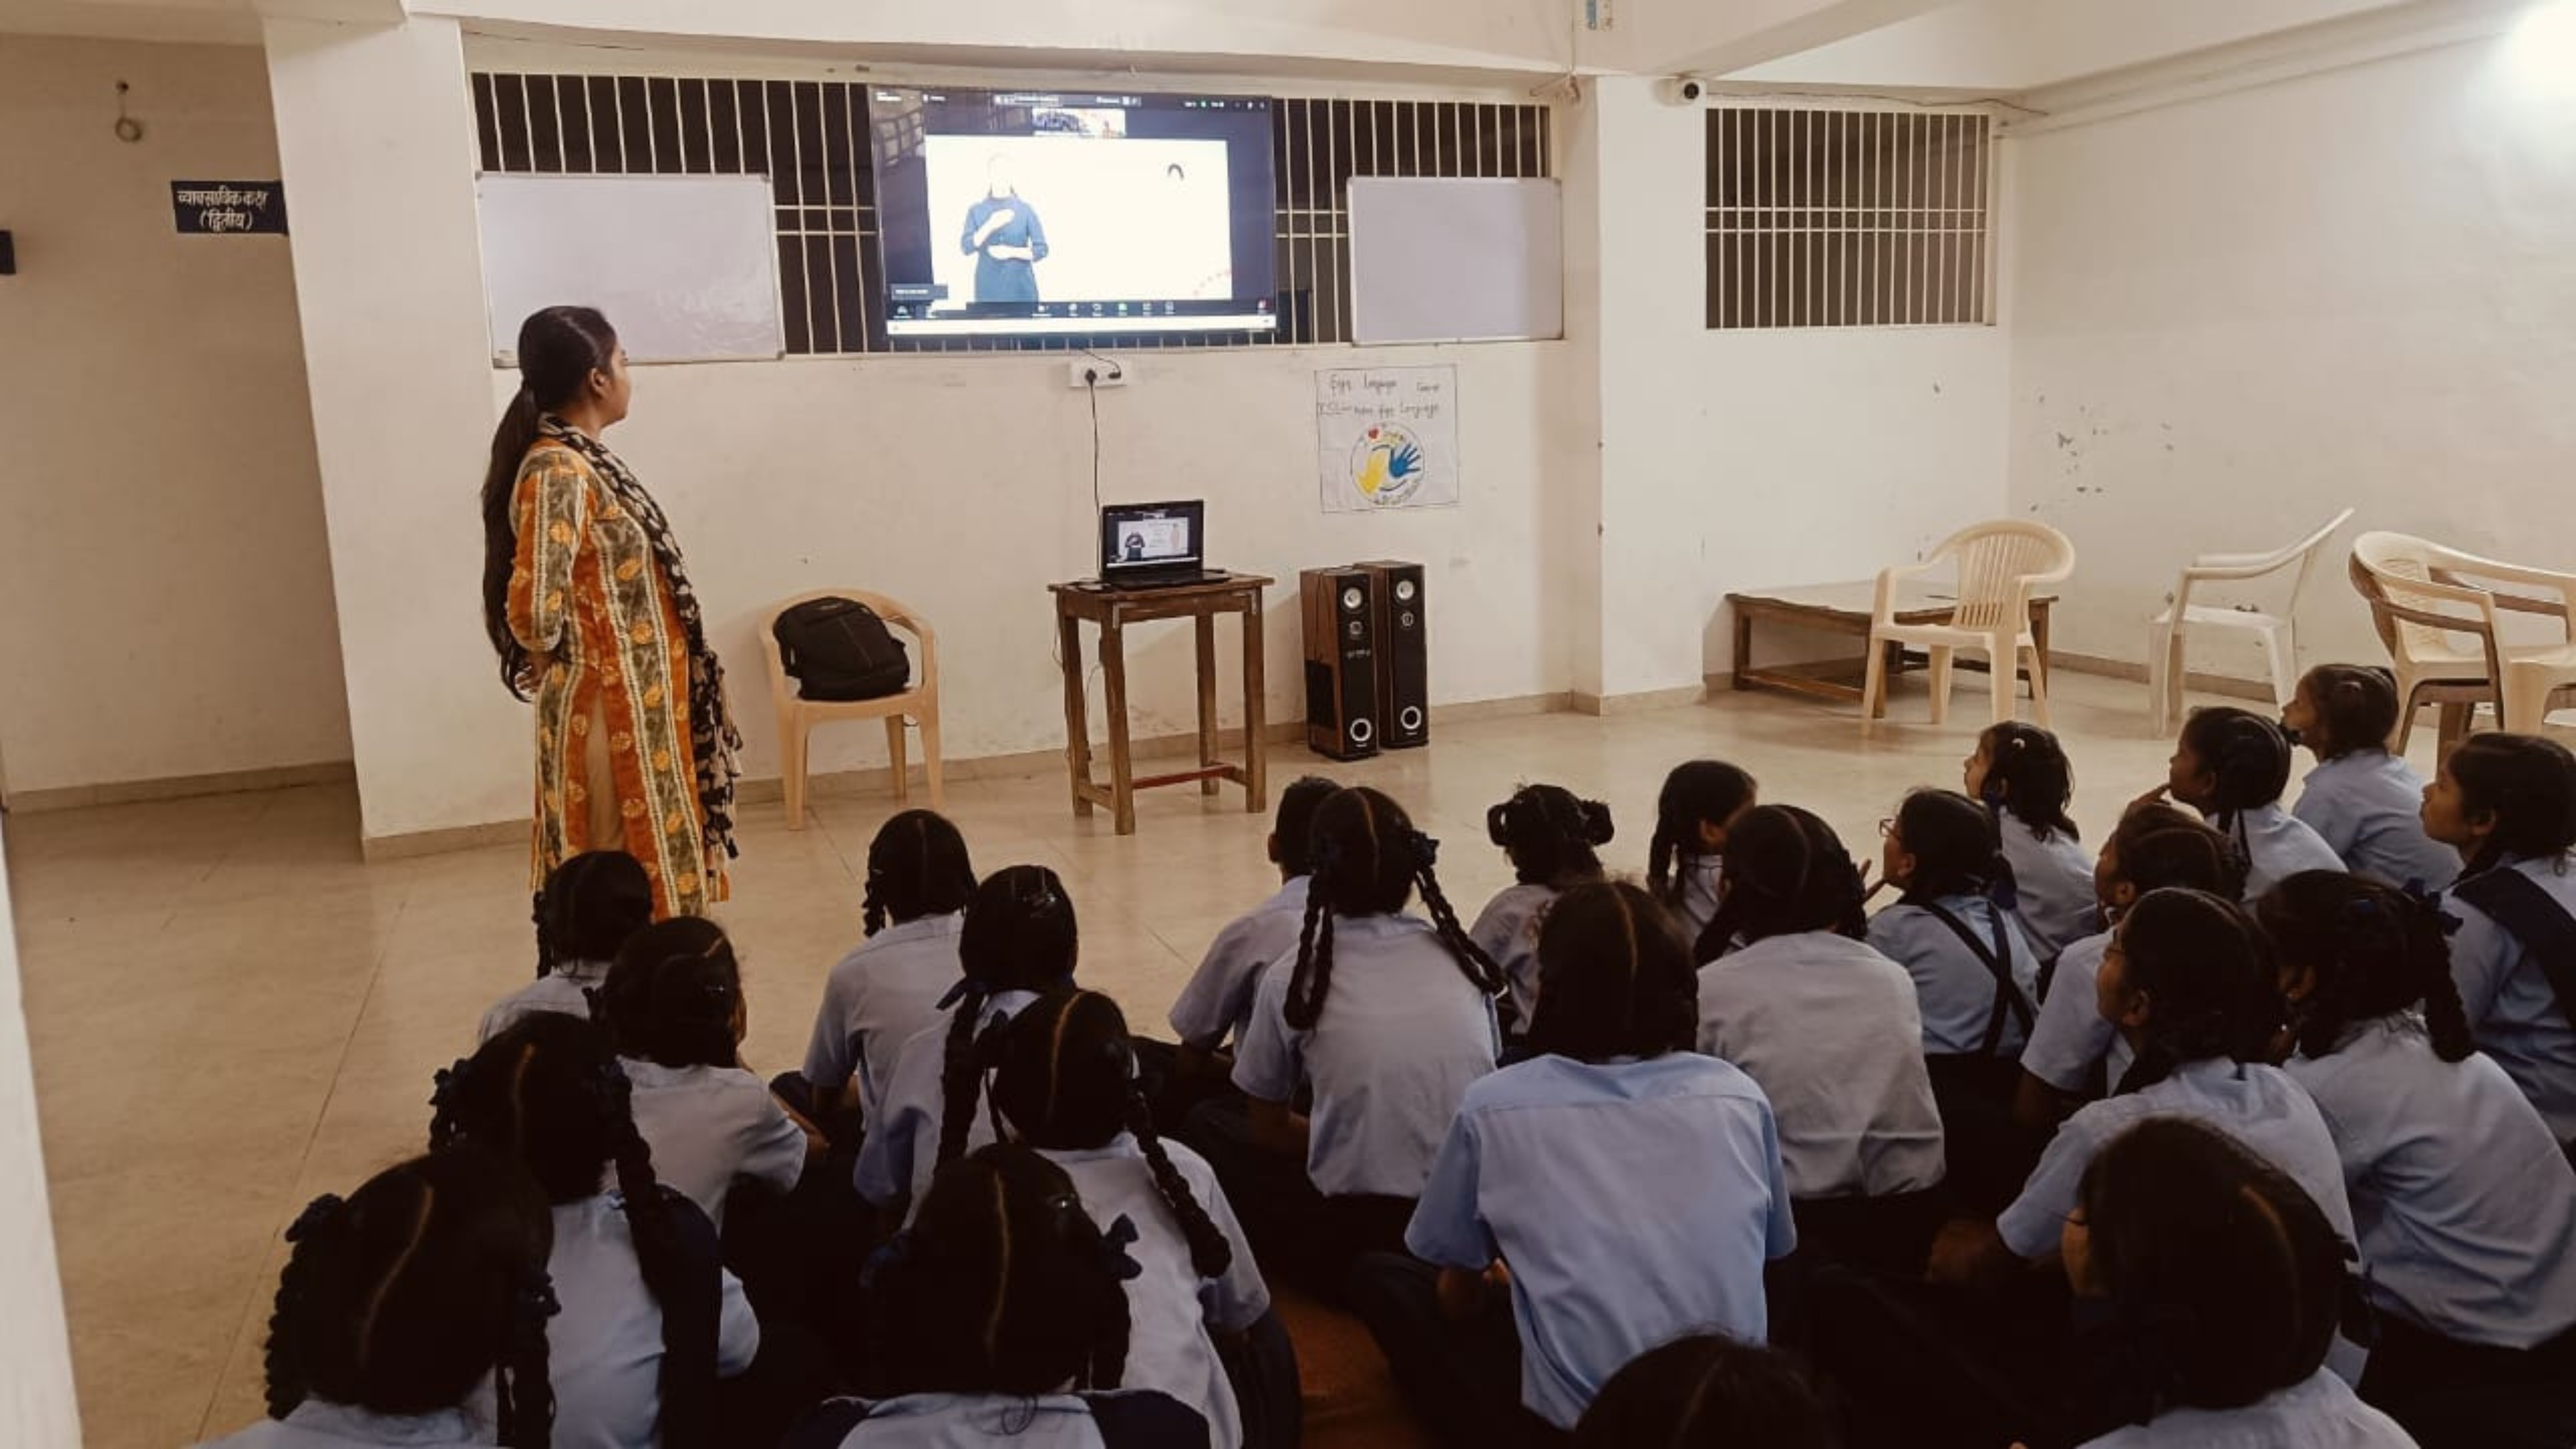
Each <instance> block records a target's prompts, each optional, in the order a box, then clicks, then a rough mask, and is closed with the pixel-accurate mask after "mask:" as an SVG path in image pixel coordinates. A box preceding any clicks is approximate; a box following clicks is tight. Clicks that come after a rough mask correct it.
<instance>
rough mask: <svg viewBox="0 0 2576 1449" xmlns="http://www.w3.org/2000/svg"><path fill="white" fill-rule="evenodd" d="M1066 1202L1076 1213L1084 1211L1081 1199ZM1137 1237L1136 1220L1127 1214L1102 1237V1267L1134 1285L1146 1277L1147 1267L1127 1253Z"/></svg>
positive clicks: (1115, 1276)
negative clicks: (1139, 1279) (1069, 1203)
mask: <svg viewBox="0 0 2576 1449" xmlns="http://www.w3.org/2000/svg"><path fill="white" fill-rule="evenodd" d="M1066 1200H1067V1201H1070V1202H1072V1204H1073V1210H1074V1211H1075V1212H1080V1211H1082V1203H1081V1201H1080V1200H1079V1199H1066ZM1137 1236H1138V1235H1137V1232H1136V1220H1135V1219H1133V1218H1131V1217H1129V1216H1127V1215H1126V1214H1125V1213H1120V1214H1119V1215H1118V1219H1117V1221H1115V1222H1113V1223H1111V1224H1110V1225H1109V1230H1108V1231H1107V1232H1104V1233H1102V1234H1101V1235H1100V1266H1101V1267H1102V1268H1103V1269H1104V1270H1106V1271H1107V1272H1108V1274H1109V1276H1110V1277H1112V1278H1115V1279H1117V1280H1118V1281H1119V1282H1121V1283H1132V1282H1134V1281H1136V1279H1138V1278H1140V1277H1142V1276H1143V1275H1144V1272H1145V1265H1144V1264H1142V1263H1139V1262H1137V1261H1136V1260H1135V1258H1134V1257H1132V1256H1130V1255H1129V1254H1128V1252H1127V1250H1128V1248H1130V1247H1132V1246H1133V1245H1134V1244H1135V1242H1136V1239H1137Z"/></svg>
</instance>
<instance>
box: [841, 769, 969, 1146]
mask: <svg viewBox="0 0 2576 1449" xmlns="http://www.w3.org/2000/svg"><path fill="white" fill-rule="evenodd" d="M974 894H975V867H974V866H973V864H972V863H971V862H969V861H968V859H967V856H966V837H964V836H962V835H960V834H958V833H957V827H956V826H954V825H951V824H950V823H948V820H947V818H946V817H944V816H941V815H937V814H934V813H933V812H931V811H928V810H906V811H903V812H901V813H900V814H898V815H896V816H895V817H894V818H893V819H891V820H888V821H887V822H886V823H885V824H884V825H882V826H880V827H878V829H877V833H876V838H875V839H874V840H872V841H870V842H869V843H868V884H867V898H866V905H865V908H864V918H865V924H866V927H867V939H866V940H864V941H862V942H860V943H859V945H858V947H857V949H855V950H853V951H851V952H850V954H848V955H847V956H844V957H842V958H841V959H840V962H839V963H838V964H836V965H835V966H833V967H832V972H831V975H830V976H829V977H828V978H827V979H826V980H825V981H824V983H823V1005H822V1008H821V1009H820V1010H818V1011H817V1012H815V1014H814V1037H813V1040H812V1041H811V1042H810V1043H809V1044H808V1045H807V1046H806V1048H805V1085H806V1089H807V1090H808V1091H809V1092H811V1093H812V1094H813V1103H814V1107H815V1110H816V1111H817V1113H818V1114H819V1115H820V1118H821V1120H824V1121H830V1120H832V1119H833V1118H834V1117H836V1116H839V1115H841V1114H842V1113H843V1112H844V1111H846V1110H848V1109H850V1108H853V1107H855V1108H856V1109H857V1111H858V1114H859V1121H860V1122H862V1123H867V1122H873V1121H875V1120H876V1118H877V1114H878V1112H879V1111H880V1110H882V1108H883V1105H884V1098H885V1089H886V1083H888V1082H890V1081H892V1080H893V1079H894V1069H895V1061H896V1058H897V1057H898V1055H900V1053H901V1052H902V1050H903V1044H904V1043H905V1042H907V1041H909V1040H911V1039H912V1037H913V1035H914V1034H915V1033H917V1032H919V1031H920V1030H921V1029H922V1028H923V1027H926V1026H928V1025H930V1023H931V1019H932V1018H933V1017H935V1016H936V1015H937V1014H938V1001H939V997H940V993H942V992H944V991H946V990H947V989H948V988H949V987H951V986H954V985H956V984H957V977H958V965H957V938H958V935H959V933H960V932H962V931H963V930H964V929H965V924H966V901H967V898H968V897H970V896H972V895H974Z"/></svg>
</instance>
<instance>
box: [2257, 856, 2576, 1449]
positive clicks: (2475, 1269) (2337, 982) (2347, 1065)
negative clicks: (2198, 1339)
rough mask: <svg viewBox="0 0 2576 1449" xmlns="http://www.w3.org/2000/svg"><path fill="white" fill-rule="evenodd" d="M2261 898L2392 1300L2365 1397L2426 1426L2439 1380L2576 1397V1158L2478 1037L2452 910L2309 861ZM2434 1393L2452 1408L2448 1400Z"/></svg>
mask: <svg viewBox="0 0 2576 1449" xmlns="http://www.w3.org/2000/svg"><path fill="white" fill-rule="evenodd" d="M2258 915H2259V917H2260V918H2261V920H2262V923H2263V927H2264V929H2265V930H2266V931H2267V932H2269V933H2270V934H2271V937H2272V941H2273V943H2274V945H2275V946H2276V947H2277V948H2278V949H2279V951H2280V955H2281V982H2282V990H2283V993H2284V994H2285V995H2286V996H2287V997H2288V998H2289V1000H2290V1003H2291V1017H2292V1021H2293V1022H2294V1023H2295V1024H2296V1026H2297V1029H2298V1054H2297V1055H2296V1056H2294V1057H2292V1058H2291V1059H2290V1061H2289V1063H2288V1066H2287V1068H2286V1069H2287V1070H2288V1072H2289V1073H2290V1075H2291V1076H2292V1077H2293V1078H2294V1079H2296V1080H2297V1081H2298V1083H2299V1085H2301V1086H2303V1087H2305V1088H2307V1089H2308V1095H2309V1096H2311V1097H2313V1098H2315V1099H2316V1104H2317V1110H2318V1111H2320V1112H2322V1113H2324V1114H2325V1119H2326V1126H2327V1127H2328V1128H2330V1129H2332V1131H2333V1132H2334V1138H2335V1147H2336V1149H2337V1150H2338V1151H2340V1152H2341V1153H2342V1154H2343V1166H2344V1181H2345V1183H2346V1185H2347V1186H2348V1187H2349V1188H2350V1189H2351V1192H2352V1206H2353V1216H2354V1217H2355V1219H2356V1220H2357V1221H2358V1222H2359V1224H2360V1228H2361V1253H2362V1257H2363V1258H2364V1259H2366V1260H2367V1261H2368V1262H2369V1264H2370V1282H2369V1292H2370V1300H2371V1303H2372V1305H2373V1306H2374V1307H2376V1308H2377V1309H2378V1310H2379V1341H2378V1343H2377V1344H2376V1345H2375V1346H2374V1347H2373V1348H2372V1350H2371V1355H2370V1367H2369V1371H2368V1372H2367V1373H2366V1374H2365V1375H2364V1377H2363V1378H2362V1381H2361V1394H2362V1397H2363V1398H2365V1399H2368V1400H2369V1401H2370V1402H2372V1403H2374V1404H2377V1405H2379V1406H2380V1407H2381V1408H2384V1409H2387V1410H2388V1411H2389V1412H2391V1413H2393V1414H2395V1415H2396V1416H2397V1417H2398V1418H2399V1419H2400V1420H2401V1421H2403V1422H2406V1423H2407V1424H2408V1426H2409V1427H2410V1428H2417V1429H2418V1430H2419V1434H2420V1436H2421V1437H2424V1438H2427V1439H2435V1438H2440V1437H2448V1436H2439V1435H2436V1434H2434V1433H2432V1432H2430V1430H2431V1429H2432V1428H2434V1427H2438V1419H2437V1420H2436V1422H2435V1423H2431V1424H2424V1425H2420V1426H2419V1424H2418V1422H2417V1418H2416V1413H2415V1410H2417V1409H2418V1408H2420V1407H2421V1406H2422V1404H2423V1396H2425V1395H2427V1394H2461V1393H2472V1394H2486V1393H2489V1392H2491V1391H2496V1390H2515V1389H2520V1390H2525V1391H2529V1390H2534V1389H2543V1390H2548V1391H2551V1392H2552V1396H2553V1397H2554V1398H2555V1400H2556V1401H2557V1404H2558V1406H2559V1411H2560V1412H2561V1413H2563V1414H2576V1168H2571V1167H2570V1166H2569V1165H2568V1163H2567V1159H2566V1158H2565V1157H2564V1156H2562V1155H2561V1154H2560V1152H2559V1147H2558V1142H2557V1139H2556V1138H2554V1137H2552V1136H2551V1135H2550V1133H2549V1127H2548V1125H2547V1124H2546V1123H2544V1122H2542V1121H2541V1120H2540V1113H2539V1112H2538V1111H2536V1110H2534V1109H2533V1107H2532V1105H2531V1103H2530V1102H2529V1101H2528V1100H2526V1099H2525V1098H2524V1097H2523V1095H2522V1092H2521V1089H2519V1088H2517V1087H2515V1086H2514V1084H2513V1079H2512V1078H2510V1077H2508V1076H2506V1075H2505V1074H2504V1069H2503V1068H2501V1067H2499V1066H2497V1065H2496V1064H2495V1063H2494V1062H2493V1061H2492V1060H2490V1059H2489V1058H2487V1057H2485V1056H2483V1055H2481V1054H2480V1053H2479V1052H2478V1051H2477V1050H2476V1048H2475V1047H2474V1046H2473V1045H2472V1044H2471V1043H2470V1040H2469V1023H2468V1018H2467V1017H2466V1016H2465V1015H2464V1014H2463V1013H2462V1012H2461V1009H2460V997H2459V992H2458V990H2457V988H2455V987H2454V986H2453V985H2452V982H2451V961H2450V952H2449V949H2448V947H2447V945H2446V943H2445V941H2444V938H2443V932H2442V921H2441V918H2440V916H2439V915H2437V914H2436V913H2435V911H2434V909H2433V907H2431V906H2430V905H2427V904H2424V903H2422V902H2419V901H2417V900H2415V899H2413V898H2411V897H2409V896H2407V895H2405V894H2403V893H2401V892H2399V891H2397V890H2394V889H2392V888H2390V887H2388V886H2384V885H2380V884H2378V883H2377V882H2375V881H2369V880H2364V879H2362V878H2361V877H2359V876H2352V875H2336V874H2329V873H2327V872H2323V871H2313V872H2310V873H2308V874H2305V875H2294V876H2292V877H2290V878H2289V879H2288V880H2285V881H2283V882H2281V884H2279V885H2277V886H2275V887H2273V888H2272V893H2271V894H2270V895H2267V896H2265V897H2264V898H2263V900H2262V902H2261V905H2260V906H2259V908H2258ZM2433 1412H2435V1413H2436V1414H2437V1415H2438V1408H2436V1409H2435V1410H2434V1411H2433Z"/></svg>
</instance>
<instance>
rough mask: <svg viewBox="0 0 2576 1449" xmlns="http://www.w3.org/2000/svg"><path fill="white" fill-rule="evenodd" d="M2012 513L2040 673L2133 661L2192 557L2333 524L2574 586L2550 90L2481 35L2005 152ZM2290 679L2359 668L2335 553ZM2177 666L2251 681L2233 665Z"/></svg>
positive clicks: (2242, 654) (2564, 299)
mask: <svg viewBox="0 0 2576 1449" xmlns="http://www.w3.org/2000/svg"><path fill="white" fill-rule="evenodd" d="M2006 150H2007V151H2008V153H2010V157H2011V164H2010V171H2009V175H2010V177H2011V179H2012V181H2013V184H2014V185H2015V186H2016V188H2017V190H2018V193H2019V197H2020V205H2021V225H2020V228H2019V233H2018V236H2017V238H2016V243H2017V249H2018V260H2017V265H2016V266H2015V269H2014V274H2013V279H2012V284H2011V286H2010V287H2008V289H2007V295H2008V296H2009V297H2010V298H2011V300H2012V307H2013V312H2012V322H2013V326H2012V334H2013V383H2012V404H2011V412H2012V424H2011V426H2012V497H2013V509H2014V511H2015V512H2016V513H2022V514H2028V515H2030V516H2035V517H2038V518H2040V519H2043V520H2045V521H2047V522H2050V523H2053V524H2056V525H2057V526H2058V527H2060V528H2062V529H2064V530H2066V531H2067V532H2068V533H2069V534H2070V535H2071V536H2072V537H2073V538H2074V540H2075V544H2076V547H2077V549H2078V550H2079V553H2080V555H2081V559H2082V562H2081V563H2080V564H2079V570H2078V573H2077V580H2078V582H2079V583H2080V585H2081V587H2080V588H2079V589H2077V590H2075V591H2073V592H2071V593H2070V594H2069V596H2068V599H2067V602H2066V605H2065V607H2064V608H2063V609H2062V610H2061V612H2060V613H2059V615H2058V617H2059V619H2060V621H2061V622H2060V623H2059V624H2058V639H2059V641H2060V642H2061V644H2062V645H2063V646H2064V647H2067V648H2070V649H2074V650H2078V651H2082V652H2087V653H2094V654H2103V655H2111V656H2115V657H2119V658H2123V659H2131V660H2135V659H2141V658H2143V656H2144V649H2145V645H2144V639H2143V625H2142V621H2143V620H2144V619H2145V617H2146V616H2147V615H2148V614H2149V613H2151V612H2153V610H2154V609H2156V608H2157V607H2159V605H2160V601H2161V599H2162V597H2163V595H2164V592H2165V591H2166V590H2167V589H2169V588H2171V587H2172V580H2173V576H2174V572H2175V570H2176V569H2177V568H2178V567H2179V566H2180V565H2181V564H2182V563H2183V562H2184V561H2185V560H2186V558H2187V556H2188V555H2190V554H2191V553H2193V552H2195V551H2200V550H2245V549H2254V548H2260V547H2266V546H2270V545H2273V544H2276V543H2280V542H2286V541H2288V540H2289V539H2291V538H2293V537H2295V536H2297V535H2298V534H2299V533H2301V532H2303V531H2304V530H2305V529H2307V528H2309V527H2312V526H2314V525H2315V524H2316V523H2319V522H2322V521H2323V520H2324V519H2325V518H2327V517H2330V516H2332V514H2333V513H2334V512H2335V511H2336V510H2338V509H2340V508H2342V507H2344V506H2346V505H2357V506H2358V507H2359V508H2360V510H2361V514H2360V517H2359V518H2358V519H2357V520H2356V522H2355V525H2354V529H2356V530H2357V529H2364V528H2387V529H2396V530H2400V531H2404V532H2417V533H2424V534H2427V535H2430V536H2432V537H2436V538H2440V539H2443V540H2446V541H2448V542H2450V543H2453V544H2456V545H2459V546H2462V547H2465V548H2469V549H2471V550H2475V551H2479V552H2487V553H2493V554H2498V555H2501V556H2505V557H2510V558H2522V559H2530V560H2532V561H2534V562H2545V563H2550V564H2554V565H2556V566H2559V567H2576V525H2571V523H2570V515H2569V512H2568V499H2569V496H2570V494H2569V487H2570V478H2571V472H2570V469H2571V465H2576V407H2571V406H2570V405H2569V399H2570V398H2571V397H2576V249H2571V248H2570V246H2569V244H2568V239H2569V237H2570V236H2576V67H2570V66H2569V65H2568V64H2567V63H2566V60H2565V57H2564V56H2563V54H2562V55H2559V56H2557V57H2555V58H2553V57H2550V56H2546V55H2538V54H2533V53H2532V52H2531V50H2530V48H2529V46H2528V45H2527V44H2518V43H2517V42H2515V41H2513V40H2510V39H2507V40H2494V41H2486V42H2479V43H2475V44H2466V45H2458V46H2453V47H2450V48H2446V49H2439V50H2432V51H2426V52H2422V53H2418V54H2413V55H2408V56H2403V57H2400V58H2397V59H2393V60H2388V61H2384V62H2380V63H2377V64H2371V65H2365V66H2358V67H2354V68H2349V69H2341V70H2334V71H2329V72H2326V73H2323V74H2318V75H2314V76H2310V77H2308V78H2305V79H2300V80H2295V81H2290V82H2287V83H2282V84H2276V85H2271V86H2267V87H2263V88H2260V89H2254V90H2246V91H2241V92H2238V93H2235V94H2232V95H2224V96H2220V97H2217V98H2215V99H2210V100H2205V101H2199V102H2194V103H2189V104H2182V105H2175V106H2171V107H2168V108H2165V109H2160V110H2153V111H2148V112H2145V113H2142V114H2137V115H2132V116H2127V117H2124V118H2121V119H2117V120H2110V121H2105V122H2102V123H2099V124H2093V125H2083V126H2076V127H2073V128H2069V129H2063V130H2057V131H2052V132H2046V133H2044V134H2039V135H2034V136H2030V137H2028V138H2027V139H2022V140H2017V141H2014V142H2011V143H2010V144H2008V146H2007V147H2006ZM2351 532H2352V530H2348V531H2347V532H2346V534H2345V536H2344V537H2343V538H2342V539H2340V540H2338V542H2337V543H2336V544H2335V545H2334V546H2333V548H2334V550H2335V552H2334V554H2332V555H2330V556H2329V557H2327V558H2326V559H2324V560H2323V561H2321V563H2320V566H2319V578H2318V581H2317V583H2316V585H2315V586H2314V587H2313V588H2312V590H2311V593H2310V596H2309V597H2310V602H2309V606H2308V607H2307V608H2306V609H2305V610H2304V611H2303V615H2302V619H2301V622H2302V624H2303V625H2304V626H2305V627H2306V630H2307V632H2306V633H2304V634H2303V636H2302V641H2301V643H2302V652H2303V653H2304V654H2305V655H2306V656H2307V657H2308V659H2309V660H2310V662H2316V661H2321V660H2325V659H2331V658H2339V657H2340V658H2362V659H2372V658H2379V657H2382V651H2381V650H2380V647H2379V645H2378V642H2377V640H2376V638H2375V637H2374V636H2373V635H2372V634H2371V632H2370V629H2369V623H2368V615H2367V613H2366V612H2365V611H2364V610H2363V609H2362V607H2361V605H2360V604H2359V602H2358V601H2357V600H2356V599H2355V597H2354V596H2353V594H2352V591H2351V589H2350V588H2349V587H2348V585H2347V584H2346V583H2345V581H2344V578H2343V565H2342V562H2341V559H2340V557H2339V555H2340V552H2341V551H2342V549H2343V548H2345V547H2347V546H2348V545H2349V543H2350V538H2351ZM2194 667H2195V668H2214V669H2217V670H2220V671H2222V672H2225V673H2229V674H2234V675H2238V676H2242V677H2249V678H2259V677H2260V676H2261V673H2262V671H2261V666H2260V664H2259V662H2258V658H2257V656H2256V654H2255V653H2254V651H2253V650H2252V649H2251V648H2250V647H2231V648H2228V649H2225V650H2218V649H2212V650H2210V651H2209V652H2207V653H2205V654H2204V653H2200V652H2195V655H2194Z"/></svg>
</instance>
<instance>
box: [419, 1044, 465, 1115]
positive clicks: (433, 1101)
mask: <svg viewBox="0 0 2576 1449" xmlns="http://www.w3.org/2000/svg"><path fill="white" fill-rule="evenodd" d="M473 1076H474V1059H473V1058H472V1057H458V1058H457V1059H456V1061H455V1063H454V1064H453V1065H450V1066H445V1067H441V1068H439V1069H438V1071H437V1073H436V1074H435V1075H433V1076H432V1077H431V1078H430V1087H429V1105H430V1106H432V1107H434V1108H437V1109H439V1110H440V1111H446V1110H449V1109H451V1108H454V1107H456V1106H457V1105H459V1104H460V1103H462V1102H463V1101H464V1099H465V1088H466V1085H467V1084H468V1083H469V1082H471V1081H472V1080H473Z"/></svg>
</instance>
